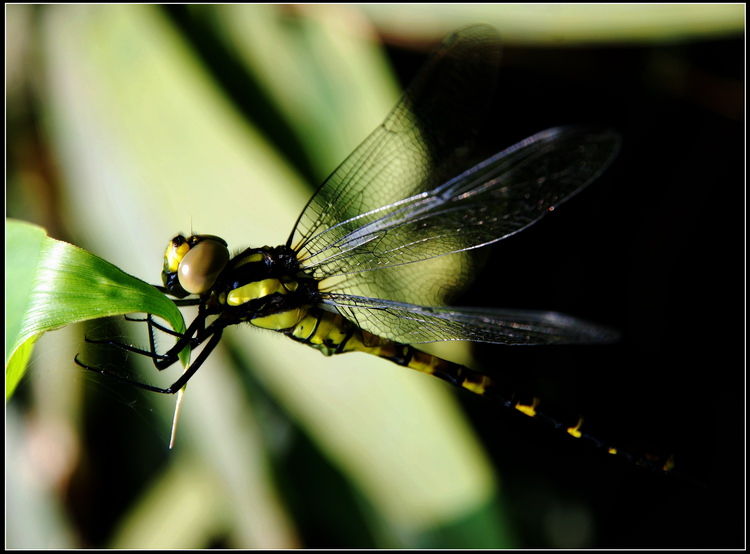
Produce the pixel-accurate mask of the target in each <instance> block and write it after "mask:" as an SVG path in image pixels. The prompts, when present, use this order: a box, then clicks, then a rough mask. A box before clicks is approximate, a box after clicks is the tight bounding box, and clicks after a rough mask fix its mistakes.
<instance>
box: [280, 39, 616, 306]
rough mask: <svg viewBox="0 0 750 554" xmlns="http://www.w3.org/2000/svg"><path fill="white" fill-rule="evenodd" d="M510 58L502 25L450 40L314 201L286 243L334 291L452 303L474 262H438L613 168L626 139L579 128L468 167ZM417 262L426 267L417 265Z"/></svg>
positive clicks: (523, 221) (509, 230) (529, 219)
mask: <svg viewBox="0 0 750 554" xmlns="http://www.w3.org/2000/svg"><path fill="white" fill-rule="evenodd" d="M499 61H500V39H499V37H498V35H497V34H496V32H495V31H494V30H493V29H492V28H491V27H487V26H476V27H470V28H467V29H464V30H462V31H459V32H458V33H456V34H454V35H453V36H451V37H449V38H448V39H446V41H445V42H444V43H443V44H442V45H441V47H440V48H439V49H438V51H437V52H436V53H435V55H434V56H433V57H432V58H431V59H430V61H429V62H428V63H427V65H426V66H425V67H424V68H423V69H422V71H420V73H419V74H418V76H417V77H416V79H415V80H414V81H413V83H412V84H411V85H410V86H409V88H408V89H407V91H406V92H405V94H404V95H403V97H402V98H401V100H400V102H399V103H398V104H397V105H396V107H395V108H394V109H393V111H392V112H391V113H390V114H389V115H388V117H387V118H386V120H385V121H384V122H383V124H381V125H380V126H379V127H378V128H377V129H376V130H375V131H374V132H373V133H372V134H371V135H370V137H368V138H367V139H366V140H365V142H364V143H362V144H361V145H360V146H359V147H358V148H357V149H356V150H355V151H354V152H353V153H352V154H351V155H350V156H349V157H348V158H347V159H346V160H345V161H344V162H343V163H342V164H341V166H339V167H338V168H337V169H336V171H334V173H333V174H332V175H331V176H330V177H329V178H328V179H327V180H326V181H325V182H324V183H323V184H322V185H321V187H320V188H319V189H318V191H317V192H316V193H315V194H314V195H313V197H312V198H311V199H310V201H309V203H308V204H307V206H306V208H305V210H303V212H302V214H301V215H300V218H299V220H298V221H297V224H296V226H295V229H294V231H293V232H292V235H291V236H290V238H289V241H288V243H287V244H288V245H289V246H291V247H293V248H294V250H295V251H296V252H297V253H298V255H297V257H298V259H299V260H300V262H301V265H302V267H303V268H304V269H305V270H307V271H308V272H309V273H311V274H312V275H313V276H314V277H316V278H317V279H320V280H321V281H323V280H326V282H324V283H322V287H323V288H324V290H329V291H336V292H342V293H348V294H364V295H368V296H375V297H387V298H391V299H394V300H402V301H407V302H416V303H419V304H427V305H435V304H441V303H445V302H446V301H447V300H448V299H449V297H450V296H451V295H452V294H454V293H455V292H458V291H459V290H460V289H462V288H464V287H465V286H466V285H467V284H468V283H470V282H471V277H472V275H473V273H474V268H473V266H472V263H473V262H474V261H475V260H474V259H472V258H473V256H469V255H468V254H463V255H459V256H450V257H443V258H440V260H437V259H436V258H439V257H442V256H444V255H445V254H449V253H456V252H467V251H469V250H471V249H474V248H477V247H479V246H483V245H486V244H490V243H492V242H495V241H497V240H500V239H502V238H505V237H507V236H509V235H510V234H513V233H515V232H517V231H519V230H521V229H523V228H524V227H526V226H528V225H530V224H532V223H533V222H535V221H537V220H538V219H539V218H540V217H542V216H543V215H544V214H546V213H548V212H549V211H550V210H551V209H552V208H554V207H555V206H558V205H559V204H560V203H562V202H563V201H564V200H566V199H567V198H569V197H570V196H572V195H573V194H575V193H576V192H577V191H578V190H580V189H581V188H583V187H585V186H586V185H587V184H588V183H590V182H591V181H592V180H593V179H595V178H596V176H598V175H599V173H601V172H602V171H603V170H604V169H605V168H606V167H607V165H608V164H609V163H610V162H611V160H612V159H613V157H614V155H615V153H616V151H617V149H618V146H619V139H618V136H617V135H616V134H615V133H613V132H611V131H608V130H602V129H591V128H578V127H573V128H557V129H550V130H548V131H544V132H542V133H538V134H536V135H534V136H532V137H530V138H528V139H526V140H524V141H522V142H521V143H519V144H517V145H515V146H513V147H511V148H508V149H507V150H504V151H503V152H501V153H499V154H496V155H495V156H493V157H491V158H489V159H488V160H486V161H484V162H482V163H480V164H479V165H476V166H474V167H472V168H471V169H468V170H467V168H469V167H470V164H469V163H468V156H469V154H470V152H471V151H472V148H471V146H472V143H473V141H474V138H475V136H476V131H477V129H478V128H479V127H480V126H481V123H482V119H483V117H484V116H485V114H486V112H487V109H488V105H489V102H490V100H491V99H492V95H493V90H494V88H495V84H496V80H497V75H498V72H499ZM424 260H431V261H430V262H427V263H424ZM416 261H422V262H423V263H421V264H419V265H418V266H410V265H409V264H411V263H412V262H416ZM375 270H377V271H375ZM426 273H427V274H429V275H430V279H429V280H428V282H426V280H425V279H424V275H425V274H426Z"/></svg>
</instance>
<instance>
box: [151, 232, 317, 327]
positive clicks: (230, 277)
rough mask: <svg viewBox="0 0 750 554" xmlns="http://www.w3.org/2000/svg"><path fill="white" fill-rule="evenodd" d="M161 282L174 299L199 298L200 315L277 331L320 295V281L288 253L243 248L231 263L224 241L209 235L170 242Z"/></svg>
mask: <svg viewBox="0 0 750 554" xmlns="http://www.w3.org/2000/svg"><path fill="white" fill-rule="evenodd" d="M162 280H163V282H164V286H165V288H166V289H167V291H168V292H169V293H170V294H171V295H173V296H175V297H177V298H184V297H185V296H188V295H190V294H196V295H199V296H200V306H201V309H202V310H203V311H204V313H206V314H216V315H219V316H220V317H222V318H224V320H225V321H226V323H228V324H232V323H240V322H243V321H244V322H249V323H252V324H253V325H256V326H258V327H263V328H265V329H273V330H276V331H279V330H283V329H288V328H290V327H293V326H295V325H296V324H297V323H298V322H299V321H300V320H301V319H302V318H303V317H304V316H305V315H306V314H307V310H308V309H309V307H310V306H312V305H314V304H315V303H316V298H317V294H318V281H317V280H316V279H314V278H312V277H309V276H307V275H306V274H305V273H304V272H302V271H301V269H300V267H299V262H298V261H297V258H296V255H295V253H294V251H292V250H291V249H290V248H288V247H286V246H277V247H268V246H264V247H261V248H247V249H246V250H244V251H242V252H240V253H239V254H237V255H236V256H234V257H232V258H231V259H230V258H229V250H228V248H227V244H226V242H225V241H224V240H223V239H221V238H219V237H216V236H213V235H193V236H190V237H187V238H185V237H183V236H182V235H178V236H177V237H175V238H173V239H172V240H171V241H170V243H169V246H168V247H167V250H166V253H165V255H164V270H163V272H162Z"/></svg>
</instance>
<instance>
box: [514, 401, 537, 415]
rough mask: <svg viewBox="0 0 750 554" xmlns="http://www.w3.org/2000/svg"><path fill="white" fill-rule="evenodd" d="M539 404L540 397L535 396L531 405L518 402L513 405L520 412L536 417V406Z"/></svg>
mask: <svg viewBox="0 0 750 554" xmlns="http://www.w3.org/2000/svg"><path fill="white" fill-rule="evenodd" d="M538 405H539V399H538V398H536V397H534V399H533V400H532V401H531V406H527V405H524V404H521V403H520V402H518V403H517V404H516V405H515V406H513V407H514V408H515V409H516V410H518V411H519V412H521V413H522V414H526V415H527V416H529V417H536V407H537V406H538Z"/></svg>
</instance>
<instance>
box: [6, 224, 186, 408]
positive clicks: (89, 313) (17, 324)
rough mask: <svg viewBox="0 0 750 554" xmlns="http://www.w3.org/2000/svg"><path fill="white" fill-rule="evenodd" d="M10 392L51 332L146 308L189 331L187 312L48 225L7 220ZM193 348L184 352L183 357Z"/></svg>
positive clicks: (7, 330)
mask: <svg viewBox="0 0 750 554" xmlns="http://www.w3.org/2000/svg"><path fill="white" fill-rule="evenodd" d="M5 231H6V237H7V239H6V248H7V250H6V259H7V261H8V263H7V267H6V278H5V279H6V281H5V286H6V302H7V303H6V328H5V397H6V400H7V399H8V398H10V396H11V395H12V394H13V391H14V390H15V388H16V386H17V385H18V382H19V381H20V380H21V377H23V374H24V371H25V370H26V363H27V361H28V358H29V356H30V354H31V349H32V346H33V343H34V342H36V340H37V339H38V338H39V337H40V336H41V335H42V333H44V332H46V331H53V330H55V329H59V328H61V327H64V326H65V325H69V324H71V323H78V322H81V321H86V320H89V319H96V318H99V317H106V316H114V315H122V314H127V313H133V312H144V313H149V314H153V315H156V316H159V317H161V318H163V319H164V320H166V321H167V322H169V324H170V325H171V326H172V328H173V329H174V330H175V331H177V332H184V331H185V321H184V319H183V318H182V314H181V313H180V311H179V310H178V309H177V307H176V306H175V305H174V303H173V302H172V301H170V300H169V299H168V298H167V297H166V296H164V294H162V293H161V292H159V291H158V290H157V289H156V288H154V287H153V286H152V285H149V284H148V283H144V282H143V281H141V280H140V279H136V278H135V277H132V276H130V275H128V274H127V273H125V272H124V271H122V270H121V269H119V268H118V267H116V266H114V265H112V264H110V263H109V262H106V261H104V260H102V259H101V258H98V257H96V256H94V255H93V254H91V253H89V252H86V251H85V250H82V249H81V248H78V247H76V246H73V245H72V244H68V243H66V242H61V241H58V240H55V239H51V238H49V237H48V236H47V235H46V233H45V231H44V229H42V228H41V227H37V226H36V225H31V224H29V223H25V222H22V221H15V220H6V222H5ZM188 354H189V351H187V350H186V351H185V352H184V356H185V358H184V359H183V361H184V362H186V361H187V355H188Z"/></svg>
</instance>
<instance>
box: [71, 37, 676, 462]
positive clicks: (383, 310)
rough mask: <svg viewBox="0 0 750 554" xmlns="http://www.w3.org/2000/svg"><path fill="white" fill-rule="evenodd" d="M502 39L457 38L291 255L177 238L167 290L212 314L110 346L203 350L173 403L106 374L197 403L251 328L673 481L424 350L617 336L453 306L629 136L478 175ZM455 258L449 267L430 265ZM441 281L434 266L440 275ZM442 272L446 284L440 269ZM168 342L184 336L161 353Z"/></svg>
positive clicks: (163, 360)
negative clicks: (411, 376) (406, 372)
mask: <svg viewBox="0 0 750 554" xmlns="http://www.w3.org/2000/svg"><path fill="white" fill-rule="evenodd" d="M500 51H501V48H500V38H499V35H498V34H497V32H496V31H495V30H494V29H493V28H491V27H488V26H484V25H478V26H472V27H468V28H465V29H462V30H460V31H458V32H456V33H454V34H453V35H451V36H449V37H448V38H447V39H445V40H444V41H443V42H442V44H441V45H440V46H439V47H438V49H437V50H436V52H435V53H434V54H433V55H432V57H431V58H430V59H429V60H428V62H427V64H426V65H425V66H424V67H423V68H422V69H421V71H420V72H419V73H418V74H417V76H416V78H415V79H414V81H413V82H412V83H411V84H410V86H409V87H408V88H407V90H406V91H405V92H404V94H403V96H402V97H401V99H400V101H399V102H398V103H397V104H396V106H395V108H393V110H392V111H391V112H390V113H389V114H388V116H387V117H386V119H385V120H384V121H383V123H382V124H381V125H380V126H378V127H377V128H376V129H375V131H374V132H373V133H372V134H371V135H370V136H369V137H368V138H367V139H365V141H364V142H363V143H362V144H360V146H359V147H358V148H356V149H355V150H354V152H353V153H352V154H351V155H349V156H348V157H347V158H346V159H345V160H344V162H343V163H342V164H341V165H340V166H338V168H337V169H336V170H335V171H333V173H332V174H331V175H330V176H329V177H328V178H327V179H326V180H325V181H324V182H323V183H322V184H321V185H320V187H319V188H318V189H317V191H316V192H315V193H314V194H313V196H312V197H311V198H310V200H309V201H308V203H307V205H306V206H305V208H304V209H303V210H302V212H301V214H300V216H299V218H298V219H297V221H296V223H295V225H294V227H293V229H292V232H291V234H290V236H289V238H288V240H287V241H286V243H284V244H282V245H280V246H275V247H268V246H264V247H252V248H247V249H245V250H243V251H241V252H240V253H238V254H236V255H234V256H231V255H230V253H229V249H228V244H227V243H226V241H224V240H223V239H222V238H220V237H217V236H214V235H198V234H196V235H191V236H187V237H186V236H183V235H178V236H176V237H174V238H173V239H172V240H171V241H170V242H169V245H168V247H167V249H166V252H165V256H164V265H163V271H162V283H163V286H160V287H158V288H159V289H160V290H161V291H162V292H164V293H165V294H168V295H170V296H171V297H173V298H174V299H175V300H174V302H175V303H176V304H177V305H179V306H188V305H190V306H197V308H198V315H197V316H196V317H195V319H194V320H193V321H192V323H191V324H190V325H189V326H188V328H187V330H186V331H185V332H184V333H181V334H179V333H176V332H174V331H172V330H171V329H168V328H167V327H165V326H162V325H161V324H159V323H157V322H156V321H155V320H154V319H153V317H152V316H150V315H148V316H147V317H146V318H145V319H141V320H139V321H145V322H147V324H148V329H149V349H148V350H146V349H143V348H139V347H136V346H133V345H130V344H127V343H123V342H117V341H109V340H101V339H87V340H89V342H102V343H103V342H106V343H109V344H114V345H115V346H117V347H119V348H121V349H123V350H126V351H130V352H134V353H137V354H140V355H143V356H147V357H149V358H151V360H152V361H153V363H154V365H155V367H156V368H157V369H158V370H163V369H165V368H167V367H170V366H172V365H173V364H175V363H176V362H177V361H178V355H179V353H180V352H181V351H182V350H183V349H185V348H186V347H189V348H191V349H195V348H197V347H199V346H200V345H203V349H202V350H201V351H200V353H199V354H198V356H197V357H196V358H195V360H194V361H193V362H192V364H191V365H189V366H188V368H187V369H186V370H185V371H184V373H182V375H181V376H180V377H179V378H178V379H177V380H176V381H175V382H174V383H172V385H170V386H168V387H166V388H162V387H156V386H152V385H150V384H147V383H144V382H140V381H136V380H133V379H131V378H130V377H126V376H124V375H121V374H119V373H117V372H115V371H113V370H111V369H103V368H98V367H94V366H91V365H88V364H86V363H85V362H83V361H82V360H81V359H80V357H79V356H76V362H77V363H78V364H79V365H81V366H82V367H84V368H86V369H91V370H93V371H97V372H99V373H102V374H106V375H109V376H111V377H113V378H115V379H120V380H123V381H126V382H128V383H131V384H133V385H136V386H138V387H140V388H142V389H145V390H148V391H153V392H156V393H163V394H175V393H177V392H179V391H182V390H184V387H185V385H186V384H187V383H188V381H189V380H190V378H191V377H192V376H193V375H195V373H196V372H197V371H198V370H199V369H200V367H201V365H202V364H203V363H204V361H205V360H206V359H207V358H208V356H209V355H210V354H211V352H212V351H213V350H214V348H215V347H216V346H217V345H218V344H219V342H220V340H221V337H222V332H223V331H224V329H226V328H227V327H229V326H232V325H237V324H240V323H249V324H251V325H253V326H255V327H259V328H262V329H267V330H271V331H276V332H278V333H281V334H283V335H286V336H287V337H289V338H290V339H292V340H294V341H297V342H299V343H302V344H306V345H308V346H310V347H312V348H315V349H317V350H319V351H320V352H322V353H323V354H324V355H326V356H331V355H339V354H344V353H352V352H359V353H365V354H369V355H374V356H378V357H380V358H383V359H385V360H388V361H390V362H393V363H395V364H398V365H400V366H403V367H406V368H409V369H413V370H416V371H420V372H422V373H426V374H429V375H433V376H435V377H437V378H439V379H442V380H444V381H447V382H448V383H450V384H451V385H454V386H456V387H461V388H464V389H467V390H469V391H471V392H473V393H475V394H477V395H480V396H484V397H486V398H489V399H490V400H493V401H496V402H499V403H501V404H503V405H505V406H507V407H509V408H512V409H515V410H517V411H519V412H520V413H523V414H525V415H527V416H530V417H533V418H536V419H539V420H542V421H546V422H548V423H550V424H551V425H553V426H554V427H556V428H558V429H561V430H563V431H564V432H566V433H567V434H568V435H570V436H573V437H576V438H579V439H585V440H588V441H589V442H592V443H594V444H595V445H596V446H598V447H601V448H604V449H605V450H606V451H607V452H609V453H611V454H619V455H622V456H624V457H626V458H627V459H629V460H630V461H632V462H634V463H636V464H639V465H644V466H649V467H652V468H657V469H660V470H663V471H668V470H669V469H671V463H672V462H671V460H668V459H665V458H662V457H659V456H652V455H648V454H634V453H631V452H630V451H627V450H624V449H619V448H616V447H614V446H612V445H610V444H609V443H606V442H602V441H600V440H598V439H596V438H594V437H593V436H591V435H590V434H589V433H587V431H586V427H585V426H584V424H583V419H582V418H580V417H578V416H576V417H575V418H571V419H569V420H565V419H561V418H560V417H559V416H557V415H554V414H553V412H551V411H550V410H545V403H544V402H542V401H541V400H540V399H539V398H536V397H534V396H531V395H527V394H523V393H520V392H517V391H515V390H514V389H513V388H512V387H510V386H508V385H507V384H506V383H504V382H502V381H501V380H499V379H497V378H495V377H494V376H490V375H488V374H486V373H483V372H481V371H477V370H474V369H470V368H468V367H465V366H463V365H460V364H457V363H454V362H451V361H448V360H446V359H443V358H440V357H438V356H435V355H432V354H429V353H427V352H424V351H422V350H419V349H418V348H416V347H415V346H414V345H415V344H422V343H430V342H436V341H455V340H460V341H473V342H482V343H493V344H502V345H552V344H595V343H607V342H611V341H613V340H614V339H615V338H616V333H615V332H613V331H611V330H610V329H607V328H605V327H602V326H599V325H596V324H592V323H589V322H587V321H583V320H581V319H578V318H575V317H571V316H568V315H563V314H560V313H556V312H548V311H531V310H515V309H512V310H511V309H489V308H488V309H478V308H460V307H448V306H446V305H445V301H446V299H447V298H449V297H451V296H452V295H455V294H456V293H457V292H458V291H460V290H461V289H464V288H466V287H467V285H468V284H469V283H470V282H471V277H472V274H473V271H474V269H473V266H472V265H471V264H470V263H468V261H467V260H468V258H467V257H466V256H465V254H467V253H471V251H473V250H474V249H477V248H480V247H485V246H487V245H490V244H492V243H495V242H497V241H500V240H503V239H506V238H508V237H510V236H511V235H514V234H515V233H518V232H519V231H522V230H523V229H525V228H527V227H529V226H530V225H532V224H534V223H535V222H537V221H539V220H540V219H541V218H542V217H544V216H545V215H547V214H549V213H551V212H552V211H553V210H555V209H556V208H557V207H558V206H560V205H561V204H562V203H564V202H565V201H567V200H568V199H569V198H571V197H572V196H574V195H575V194H577V193H578V192H580V191H581V190H582V189H584V188H585V187H587V186H588V185H589V184H590V183H591V182H592V181H594V180H595V179H596V178H597V177H599V176H600V175H601V174H602V172H604V170H605V169H606V168H607V167H608V166H609V165H610V164H611V163H612V161H613V159H614V158H615V156H616V154H617V152H618V150H619V148H620V142H621V140H620V137H619V135H618V134H617V133H616V132H614V131H612V130H610V129H607V128H599V127H588V126H571V127H557V128H551V129H548V130H545V131H542V132H539V133H537V134H535V135H533V136H530V137H528V138H526V139H525V140H522V141H521V142H519V143H517V144H515V145H513V146H511V147H509V148H507V149H505V150H503V151H501V152H499V153H497V154H495V155H494V156H491V157H490V158H488V159H485V160H483V161H481V162H480V163H473V161H472V155H473V154H472V153H473V150H474V143H475V141H476V137H477V130H478V129H479V128H480V126H481V123H482V121H483V119H485V118H486V112H487V110H488V107H489V105H490V103H491V102H492V95H493V94H494V90H495V86H496V81H497V77H498V73H499V65H500ZM439 257H447V258H448V259H450V261H451V263H450V264H448V265H444V266H433V265H428V264H429V261H430V260H433V259H436V258H439ZM426 266H427V267H426ZM441 268H443V269H441ZM155 331H161V332H164V333H168V334H171V335H173V336H175V337H176V341H175V345H174V346H173V347H172V348H171V349H169V350H168V351H167V352H165V353H159V352H158V351H157V346H156V341H155V339H154V335H155Z"/></svg>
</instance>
